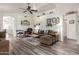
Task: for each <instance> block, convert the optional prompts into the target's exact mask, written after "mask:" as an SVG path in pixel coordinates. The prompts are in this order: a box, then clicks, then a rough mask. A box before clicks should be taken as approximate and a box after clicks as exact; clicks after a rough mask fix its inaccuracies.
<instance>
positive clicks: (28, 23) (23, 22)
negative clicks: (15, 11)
mask: <svg viewBox="0 0 79 59" xmlns="http://www.w3.org/2000/svg"><path fill="white" fill-rule="evenodd" d="M21 25H30V22H29V21H28V20H22V21H21Z"/></svg>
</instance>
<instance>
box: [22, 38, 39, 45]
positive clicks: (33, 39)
mask: <svg viewBox="0 0 79 59" xmlns="http://www.w3.org/2000/svg"><path fill="white" fill-rule="evenodd" d="M22 40H24V41H26V42H28V43H30V44H32V45H35V46H36V45H39V44H40V42H39V39H38V38H33V37H27V38H23V39H22Z"/></svg>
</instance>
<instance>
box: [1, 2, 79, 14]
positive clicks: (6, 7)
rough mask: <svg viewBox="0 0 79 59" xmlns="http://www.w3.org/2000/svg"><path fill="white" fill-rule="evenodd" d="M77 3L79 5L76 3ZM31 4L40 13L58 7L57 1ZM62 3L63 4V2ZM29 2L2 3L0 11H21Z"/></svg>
mask: <svg viewBox="0 0 79 59" xmlns="http://www.w3.org/2000/svg"><path fill="white" fill-rule="evenodd" d="M74 4H75V5H79V4H77V3H74ZM30 5H31V6H32V7H33V8H35V9H37V10H38V13H40V12H43V11H46V10H50V9H54V8H55V7H56V4H55V3H30ZM61 5H62V4H61ZM26 7H27V3H0V13H1V12H2V13H16V12H17V13H19V12H20V13H21V12H22V11H23V10H21V9H19V8H26Z"/></svg>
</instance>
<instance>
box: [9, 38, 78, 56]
mask: <svg viewBox="0 0 79 59" xmlns="http://www.w3.org/2000/svg"><path fill="white" fill-rule="evenodd" d="M78 54H79V45H77V44H75V42H74V41H72V40H66V41H65V42H57V43H56V44H54V45H52V46H46V45H41V44H39V45H36V46H35V45H32V44H30V43H28V42H27V41H25V40H23V39H22V38H20V39H16V38H15V39H11V40H10V55H78Z"/></svg>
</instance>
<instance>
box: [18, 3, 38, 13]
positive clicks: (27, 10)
mask: <svg viewBox="0 0 79 59" xmlns="http://www.w3.org/2000/svg"><path fill="white" fill-rule="evenodd" d="M27 5H28V6H27V7H26V8H19V9H22V10H23V13H26V12H30V13H31V14H33V12H38V10H34V9H32V7H31V6H30V3H28V4H27Z"/></svg>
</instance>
